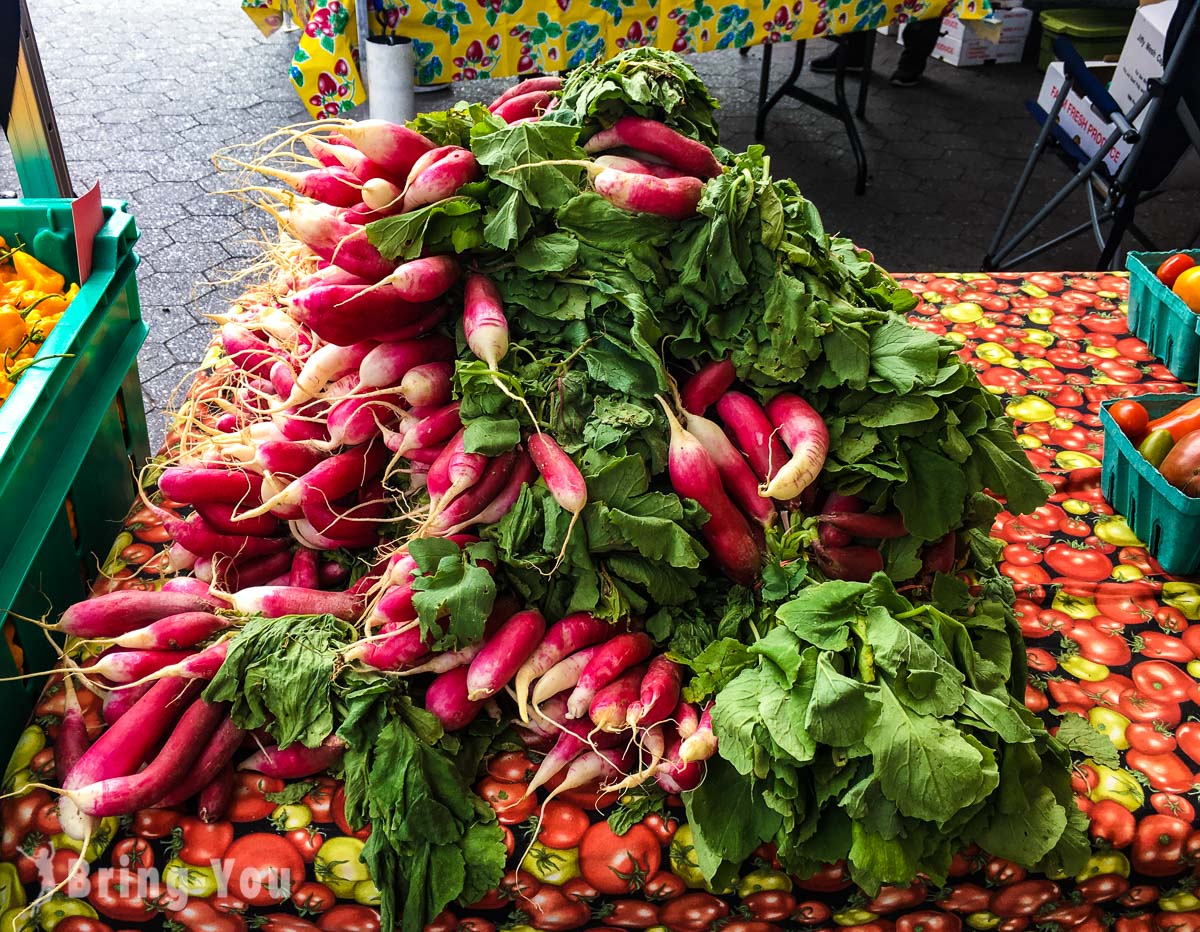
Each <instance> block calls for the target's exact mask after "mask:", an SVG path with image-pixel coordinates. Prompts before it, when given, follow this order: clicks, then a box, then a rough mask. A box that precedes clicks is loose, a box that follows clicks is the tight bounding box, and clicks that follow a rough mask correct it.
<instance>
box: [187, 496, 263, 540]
mask: <svg viewBox="0 0 1200 932" xmlns="http://www.w3.org/2000/svg"><path fill="white" fill-rule="evenodd" d="M194 507H195V509H196V511H197V512H198V513H199V515H200V517H201V518H203V519H204V523H205V524H207V525H208V526H209V527H211V528H212V529H213V530H214V531H217V532H218V533H221V534H235V535H240V534H245V535H246V536H248V537H271V536H273V535H275V534H278V533H279V521H278V520H277V519H276V518H275V517H274V516H273V515H258V516H257V517H254V518H242V519H241V520H239V518H240V517H241V515H242V514H243V513H244V511H245V510H246V509H242V508H239V507H238V505H237V503H233V504H231V503H229V502H195V503H194Z"/></svg>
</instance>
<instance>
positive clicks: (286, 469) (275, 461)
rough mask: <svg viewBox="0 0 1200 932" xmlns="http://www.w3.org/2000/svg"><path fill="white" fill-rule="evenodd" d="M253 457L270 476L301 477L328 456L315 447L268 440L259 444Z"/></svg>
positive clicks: (294, 442)
mask: <svg viewBox="0 0 1200 932" xmlns="http://www.w3.org/2000/svg"><path fill="white" fill-rule="evenodd" d="M254 456H256V458H257V459H258V462H259V464H260V465H262V467H263V469H265V470H266V471H268V473H271V474H272V475H276V476H278V475H284V476H302V475H305V474H306V473H308V470H311V469H312V468H313V467H316V465H317V464H318V463H319V462H322V461H323V459H326V458H328V455H326V453H324V452H323V451H320V450H318V449H317V447H313V446H310V445H308V444H302V443H296V441H295V440H268V441H266V443H264V444H259V445H258V449H257V450H256V453H254Z"/></svg>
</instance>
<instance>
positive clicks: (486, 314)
mask: <svg viewBox="0 0 1200 932" xmlns="http://www.w3.org/2000/svg"><path fill="white" fill-rule="evenodd" d="M463 333H464V334H465V336H466V340H467V346H468V348H469V349H470V350H471V352H472V353H474V354H475V355H476V356H477V357H478V358H479V359H482V360H483V361H484V362H486V363H487V364H488V368H489V369H491V370H492V371H493V372H495V371H496V369H498V368H499V366H500V360H502V359H503V358H504V357H505V356H506V355H507V354H508V318H507V317H505V316H504V303H503V301H502V300H501V298H500V289H498V288H497V287H496V285H495V283H494V282H493V281H492V280H491V279H490V278H488V277H487V276H486V275H468V276H467V285H466V293H465V296H464V299H463Z"/></svg>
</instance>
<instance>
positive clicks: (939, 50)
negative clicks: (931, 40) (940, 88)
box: [897, 7, 1033, 68]
mask: <svg viewBox="0 0 1200 932" xmlns="http://www.w3.org/2000/svg"><path fill="white" fill-rule="evenodd" d="M1032 24H1033V11H1032V10H1026V9H1024V8H1020V7H1018V8H1016V9H1011V10H1005V9H996V10H994V11H993V13H992V14H991V15H990V16H988V17H987V18H986V19H980V20H966V21H964V20H960V19H958V18H957V17H955V16H947V17H945V18H944V19H943V20H942V32H941V35H940V36H939V37H938V41H937V45H936V46H934V50H933V57H934V58H936V59H938V60H940V61H944V62H946V63H947V64H950V65H954V66H956V67H959V68H963V67H974V66H977V65H982V64H984V63H986V62H996V63H998V64H1011V63H1013V62H1019V61H1020V60H1021V56H1022V54H1023V53H1024V50H1025V39H1026V37H1027V36H1028V35H1029V29H1030V26H1031V25H1032ZM897 41H899V42H900V44H901V45H903V44H904V31H903V29H902V30H901V31H900V37H899V39H898V40H897Z"/></svg>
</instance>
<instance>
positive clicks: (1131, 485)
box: [1100, 395, 1200, 576]
mask: <svg viewBox="0 0 1200 932" xmlns="http://www.w3.org/2000/svg"><path fill="white" fill-rule="evenodd" d="M1195 397H1196V396H1195V395H1139V396H1138V399H1137V400H1138V401H1139V402H1141V403H1142V405H1143V407H1145V409H1146V411H1147V413H1148V414H1149V415H1150V419H1151V420H1154V418H1157V417H1162V416H1163V415H1164V414H1168V413H1169V412H1171V411H1174V410H1175V409H1176V408H1178V407H1179V406H1180V405H1181V404H1183V403H1184V402H1185V401H1191V400H1192V399H1193V398H1195ZM1119 400H1120V399H1117V398H1113V399H1111V400H1109V401H1105V402H1103V403H1102V404H1101V405H1100V423H1101V425H1102V426H1103V428H1104V460H1103V466H1102V468H1101V472H1100V487H1101V489H1102V490H1103V492H1104V497H1105V498H1107V499H1108V501H1109V504H1111V505H1112V506H1113V508H1114V509H1115V510H1116V511H1118V512H1119V513H1120V514H1123V515H1124V516H1125V519H1126V520H1127V521H1128V522H1129V526H1130V527H1131V528H1133V533H1135V534H1136V535H1137V536H1138V537H1139V538H1140V539H1141V540H1142V542H1143V543H1145V544H1146V546H1147V547H1148V548H1149V550H1150V552H1151V553H1152V554H1153V555H1154V557H1155V559H1157V560H1158V562H1159V563H1161V564H1162V568H1163V569H1164V570H1166V571H1167V572H1168V573H1171V574H1172V575H1175V576H1186V575H1189V574H1191V573H1194V572H1195V571H1196V570H1197V569H1200V547H1198V546H1197V545H1196V542H1197V541H1198V540H1200V498H1192V497H1191V496H1190V495H1185V494H1184V493H1183V492H1181V491H1180V490H1179V489H1177V488H1175V487H1174V486H1173V485H1171V484H1170V483H1169V482H1167V480H1166V479H1164V478H1163V477H1162V473H1160V472H1159V471H1158V470H1157V469H1155V468H1154V467H1153V466H1151V465H1150V463H1149V462H1147V460H1146V458H1145V457H1144V456H1142V455H1141V454H1140V453H1138V451H1137V447H1135V446H1134V445H1133V442H1132V441H1131V440H1130V439H1129V438H1128V437H1126V436H1125V434H1123V433H1122V432H1121V428H1119V427H1117V423H1116V421H1114V420H1113V419H1112V416H1111V415H1110V414H1109V413H1108V409H1109V408H1110V407H1112V406H1113V405H1114V404H1116V403H1117V401H1119Z"/></svg>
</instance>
